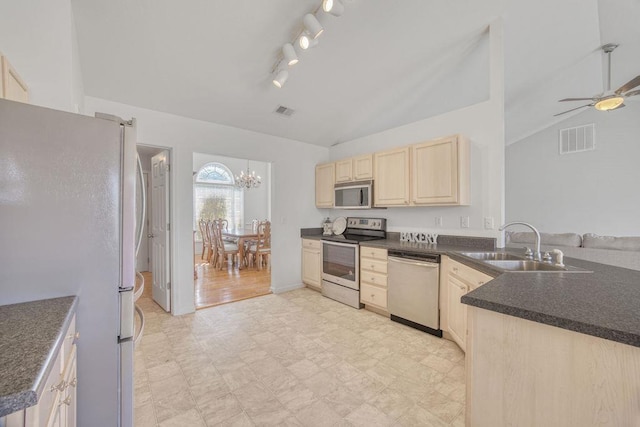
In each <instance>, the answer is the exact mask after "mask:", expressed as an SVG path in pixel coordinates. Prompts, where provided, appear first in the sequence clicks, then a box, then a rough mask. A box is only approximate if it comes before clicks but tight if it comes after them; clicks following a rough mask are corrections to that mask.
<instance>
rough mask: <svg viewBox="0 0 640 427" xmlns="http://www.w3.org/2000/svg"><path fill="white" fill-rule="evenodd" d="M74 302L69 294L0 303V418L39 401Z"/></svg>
mask: <svg viewBox="0 0 640 427" xmlns="http://www.w3.org/2000/svg"><path fill="white" fill-rule="evenodd" d="M77 304H78V298H77V297H75V296H68V297H61V298H52V299H45V300H39V301H31V302H24V303H19V304H11V305H3V306H0V417H3V416H5V415H7V414H10V413H12V412H16V411H20V410H22V409H25V408H28V407H29V406H33V405H35V404H36V403H37V402H38V399H39V397H40V395H41V394H42V388H43V387H44V382H45V380H46V378H47V376H48V375H49V372H50V371H51V368H52V365H53V361H54V360H55V357H56V356H57V354H58V351H59V350H60V347H61V346H62V342H63V341H64V332H65V331H66V330H67V328H68V327H69V324H70V323H71V319H72V318H73V314H74V313H75V311H76V306H77Z"/></svg>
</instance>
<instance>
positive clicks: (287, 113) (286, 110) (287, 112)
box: [274, 105, 296, 117]
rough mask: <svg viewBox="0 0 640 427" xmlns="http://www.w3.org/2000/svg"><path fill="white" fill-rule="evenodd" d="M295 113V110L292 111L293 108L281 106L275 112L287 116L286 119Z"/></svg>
mask: <svg viewBox="0 0 640 427" xmlns="http://www.w3.org/2000/svg"><path fill="white" fill-rule="evenodd" d="M295 112H296V111H295V110H292V109H291V108H287V107H285V106H284V105H279V106H278V108H276V110H275V111H274V113H276V114H279V115H281V116H285V117H291V116H292V115H293V113H295Z"/></svg>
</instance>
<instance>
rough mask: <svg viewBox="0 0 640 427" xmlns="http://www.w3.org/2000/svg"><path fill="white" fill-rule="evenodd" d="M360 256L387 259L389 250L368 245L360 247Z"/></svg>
mask: <svg viewBox="0 0 640 427" xmlns="http://www.w3.org/2000/svg"><path fill="white" fill-rule="evenodd" d="M360 256H361V257H366V258H373V259H377V260H382V261H385V262H386V261H387V250H386V249H381V248H369V247H366V246H361V247H360Z"/></svg>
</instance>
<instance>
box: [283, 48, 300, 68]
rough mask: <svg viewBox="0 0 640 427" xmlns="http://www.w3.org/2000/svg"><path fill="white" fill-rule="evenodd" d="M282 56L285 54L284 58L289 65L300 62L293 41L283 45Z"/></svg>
mask: <svg viewBox="0 0 640 427" xmlns="http://www.w3.org/2000/svg"><path fill="white" fill-rule="evenodd" d="M282 56H284V60H285V62H286V63H287V65H289V66H292V65H296V64H297V63H298V55H296V51H295V49H294V48H293V45H292V44H291V43H287V44H285V45H284V46H282Z"/></svg>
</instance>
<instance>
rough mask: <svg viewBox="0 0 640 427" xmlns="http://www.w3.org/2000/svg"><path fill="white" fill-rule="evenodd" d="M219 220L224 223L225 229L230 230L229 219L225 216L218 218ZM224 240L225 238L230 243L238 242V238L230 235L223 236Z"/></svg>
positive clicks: (223, 227)
mask: <svg viewBox="0 0 640 427" xmlns="http://www.w3.org/2000/svg"><path fill="white" fill-rule="evenodd" d="M218 222H219V223H220V224H221V225H222V229H223V230H224V231H228V230H229V221H227V220H226V219H224V218H218ZM222 240H224V241H225V242H230V243H238V239H237V238H235V237H230V236H222Z"/></svg>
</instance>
